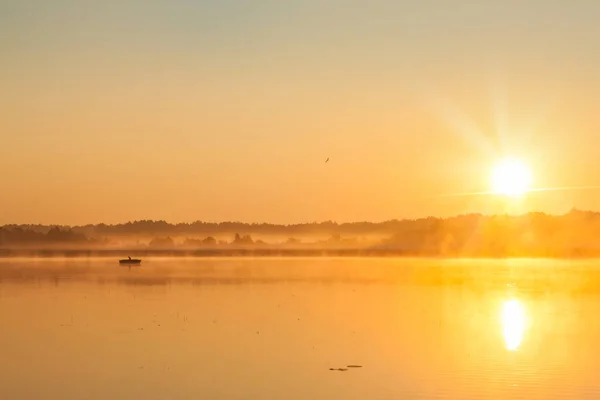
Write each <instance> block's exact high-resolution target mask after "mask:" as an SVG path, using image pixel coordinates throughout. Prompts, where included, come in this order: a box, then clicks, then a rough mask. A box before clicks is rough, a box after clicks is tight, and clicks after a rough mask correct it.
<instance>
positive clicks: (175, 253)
mask: <svg viewBox="0 0 600 400" xmlns="http://www.w3.org/2000/svg"><path fill="white" fill-rule="evenodd" d="M127 256H131V257H147V258H153V257H156V258H160V257H165V258H166V257H180V258H183V257H191V258H236V257H239V258H243V257H246V258H274V257H289V258H294V257H298V258H302V257H305V258H317V257H325V258H326V257H329V258H332V257H351V258H370V257H372V258H421V259H511V258H513V259H516V258H529V259H557V260H559V259H562V260H564V259H597V258H600V254H562V255H561V254H538V255H532V254H506V255H504V254H503V255H500V254H496V255H493V254H467V253H465V254H434V253H431V254H427V253H416V252H409V251H403V250H396V249H377V248H370V249H365V248H355V249H264V248H263V249H250V248H247V249H244V248H237V249H236V248H234V249H197V250H182V249H22V248H21V249H0V258H18V257H29V258H58V257H66V258H95V257H98V258H123V257H127Z"/></svg>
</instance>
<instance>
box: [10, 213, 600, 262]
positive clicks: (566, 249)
mask: <svg viewBox="0 0 600 400" xmlns="http://www.w3.org/2000/svg"><path fill="white" fill-rule="evenodd" d="M182 226H184V227H186V229H187V230H188V231H187V232H188V233H189V232H191V231H193V230H194V229H196V228H198V227H201V228H202V229H208V227H212V228H214V229H215V231H214V232H212V233H210V234H209V235H207V236H203V237H200V238H198V237H188V238H186V239H184V240H183V241H180V242H176V241H175V240H174V239H173V238H172V236H170V235H161V234H155V235H154V236H155V237H154V238H153V239H152V240H150V241H149V242H148V244H147V245H142V246H140V247H138V248H136V249H137V250H140V251H141V250H148V251H152V250H155V251H160V250H181V251H186V252H192V253H194V252H195V253H197V255H203V254H204V253H206V254H207V255H218V254H220V253H222V252H232V251H234V250H235V251H237V252H238V253H239V254H240V255H243V254H250V255H251V254H254V255H261V254H262V255H270V254H274V252H275V253H277V252H278V251H284V252H287V253H289V254H287V255H319V249H327V250H331V251H333V252H338V253H339V255H385V254H406V255H429V256H499V257H502V256H587V255H597V254H600V246H599V245H598V244H597V243H598V240H597V238H598V237H600V213H594V212H584V211H577V210H572V211H571V212H569V213H567V214H564V215H560V216H554V215H547V214H543V213H530V214H526V215H522V216H508V215H496V216H484V215H480V214H469V215H461V216H457V217H452V218H446V219H442V218H433V217H429V218H422V219H415V220H402V221H388V222H382V223H379V224H377V223H367V222H364V223H355V224H336V223H334V222H326V223H320V224H317V223H315V224H300V225H271V224H241V223H222V224H208V223H194V224H176V225H171V224H167V223H166V222H164V221H158V222H153V221H139V222H135V223H128V224H122V225H96V226H93V227H91V226H88V227H73V228H68V227H43V226H14V225H13V226H4V227H0V247H2V248H5V249H6V248H11V247H17V246H20V245H32V246H33V247H35V246H38V247H40V248H41V247H43V245H45V244H78V245H82V246H84V247H85V246H89V247H90V248H93V246H94V245H98V246H101V247H105V248H110V244H111V241H110V238H109V239H107V237H106V236H102V235H98V233H99V232H102V234H106V233H108V232H113V233H117V232H119V233H126V232H129V233H131V234H141V233H145V232H149V231H153V230H154V231H155V232H158V233H162V232H164V231H169V230H172V231H173V232H174V233H176V231H177V230H181V232H186V231H185V230H184V229H183V228H182ZM232 228H240V231H242V232H245V233H244V234H239V233H234V234H233V238H232V239H230V240H223V239H217V238H216V236H217V234H219V233H222V232H220V231H219V229H221V230H227V229H232ZM242 228H243V229H242ZM190 230H191V231H190ZM85 232H88V233H87V234H86V233H85ZM181 232H179V233H181ZM302 232H310V233H311V234H316V233H320V234H327V235H329V238H328V239H325V240H314V239H313V240H312V241H311V240H310V239H305V238H303V237H302V235H301V233H302ZM384 232H385V233H387V235H386V236H387V239H384V240H380V241H378V242H376V243H373V242H370V243H369V242H366V241H361V240H359V239H358V238H357V236H359V237H360V236H361V235H369V234H374V233H380V234H381V233H384ZM255 233H256V234H266V233H269V234H276V233H287V234H293V236H290V237H289V239H287V240H284V241H279V242H277V243H275V242H271V243H267V242H265V241H263V240H257V239H255V238H253V236H252V235H254V234H255ZM352 235H355V236H352ZM208 253H212V254H208ZM313 253H314V254H313ZM334 255H335V254H334Z"/></svg>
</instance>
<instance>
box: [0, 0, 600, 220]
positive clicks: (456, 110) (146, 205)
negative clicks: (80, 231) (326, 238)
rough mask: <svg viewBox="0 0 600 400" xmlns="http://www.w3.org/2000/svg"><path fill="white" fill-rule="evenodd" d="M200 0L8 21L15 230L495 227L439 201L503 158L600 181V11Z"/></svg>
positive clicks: (1, 72) (6, 193) (12, 4)
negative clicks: (419, 221) (313, 224)
mask: <svg viewBox="0 0 600 400" xmlns="http://www.w3.org/2000/svg"><path fill="white" fill-rule="evenodd" d="M190 3H192V2H184V1H171V2H166V1H165V2H153V4H152V5H148V4H147V3H146V2H142V1H141V0H129V1H126V2H119V3H118V4H117V3H116V2H115V3H111V2H107V3H106V4H105V5H104V6H103V7H100V6H99V5H98V6H96V7H91V6H90V5H89V4H88V5H84V4H82V3H81V2H76V1H69V0H62V1H59V2H53V3H52V4H49V2H41V1H39V2H36V1H32V2H30V3H29V7H25V6H24V5H22V4H21V2H17V1H16V0H15V1H8V2H6V5H4V4H3V5H2V6H0V37H1V39H0V51H1V54H3V62H2V63H1V64H0V145H1V146H2V147H1V148H2V153H1V157H0V181H1V182H2V195H1V196H0V224H2V223H65V224H82V223H97V222H109V223H110V222H122V221H128V220H134V219H166V220H169V221H173V222H178V221H193V220H198V219H200V220H207V221H221V220H241V221H248V222H253V221H269V222H275V223H287V222H303V221H314V220H329V219H332V220H338V221H352V220H384V219H391V218H407V217H408V218H413V217H421V216H428V215H436V216H446V215H452V214H457V213H462V212H470V211H479V212H497V211H501V210H504V209H506V208H505V207H506V206H507V204H506V201H505V200H501V199H497V198H491V197H489V196H487V197H481V196H479V197H468V196H466V197H439V195H442V194H445V193H457V192H472V191H485V190H489V170H490V168H491V166H492V164H493V163H494V162H495V160H496V159H498V158H499V157H501V155H502V154H508V155H516V156H518V157H520V158H521V159H523V160H524V161H525V162H527V163H528V164H529V165H530V166H531V168H532V170H533V174H534V185H535V186H539V187H546V186H574V185H598V184H600V164H598V162H597V160H598V149H599V148H600V117H599V116H598V115H599V114H598V112H597V105H598V104H600V94H599V93H600V91H599V90H598V89H599V87H600V79H599V78H600V75H599V73H598V71H600V68H599V67H600V50H599V49H600V28H598V27H597V24H596V22H597V20H598V18H600V3H598V2H595V1H584V0H581V1H573V2H571V3H569V2H564V3H561V4H562V5H558V4H546V3H547V2H545V1H542V0H535V1H534V0H532V1H531V2H527V4H522V3H523V2H517V1H516V0H514V1H507V2H503V3H502V4H497V3H498V2H492V1H488V2H486V1H483V2H481V3H478V5H477V4H473V3H472V2H468V1H466V0H464V1H458V2H452V4H453V5H452V7H450V4H449V3H446V2H442V1H437V2H436V1H433V0H429V1H423V2H419V3H418V4H417V2H413V1H410V2H409V1H406V2H396V1H391V0H389V1H384V0H381V1H375V2H373V3H369V4H370V5H367V3H364V4H363V5H361V6H358V5H357V4H356V3H346V2H341V0H332V1H331V2H330V3H327V4H326V5H323V4H319V3H320V2H317V1H313V0H308V1H306V2H303V3H302V5H300V4H296V5H292V4H289V5H286V4H282V3H281V2H274V1H264V2H256V3H255V4H253V5H249V4H248V3H244V2H241V1H240V0H229V1H226V2H222V3H218V4H217V3H209V2H198V3H197V4H190ZM98 4H100V3H98ZM103 4H104V3H103ZM2 8H4V9H2ZM327 157H330V162H329V163H327V164H325V163H324V161H325V159H326V158H327ZM599 201H600V190H599V191H594V190H579V191H564V192H552V193H543V194H542V193H540V194H535V195H530V196H528V197H527V199H525V200H522V201H521V202H520V203H519V204H510V205H509V206H510V208H509V210H511V211H528V210H540V211H546V212H564V211H567V210H568V209H569V208H571V207H579V208H584V209H598V207H597V204H599Z"/></svg>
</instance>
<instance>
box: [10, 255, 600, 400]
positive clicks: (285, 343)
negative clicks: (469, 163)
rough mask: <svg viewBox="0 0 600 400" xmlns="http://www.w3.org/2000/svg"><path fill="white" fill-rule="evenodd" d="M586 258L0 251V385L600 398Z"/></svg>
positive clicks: (139, 395) (93, 395)
mask: <svg viewBox="0 0 600 400" xmlns="http://www.w3.org/2000/svg"><path fill="white" fill-rule="evenodd" d="M599 266H600V261H599V262H596V261H585V262H584V261H578V262H567V261H535V260H504V261H486V260H463V261H456V260H455V261H448V260H445V261H444V260H399V259H325V258H324V259H242V258H230V259H149V260H145V261H144V264H143V265H142V267H140V268H135V267H133V268H127V267H121V266H119V265H118V264H117V263H116V262H115V260H106V259H45V260H44V259H37V260H25V259H4V260H0V399H10V400H20V399H32V400H34V399H47V400H54V399H57V400H58V399H60V400H65V399H144V400H149V399H268V400H271V399H273V400H277V399H302V400H306V399H317V400H319V399H323V400H325V399H327V400H333V399H344V400H348V399H361V400H363V399H433V398H448V399H475V398H480V399H495V398H497V399H512V398H521V399H559V398H560V399H564V398H578V399H586V398H590V399H591V398H600V381H599V380H598V373H599V371H600V358H599V356H600V340H599V339H600V267H599ZM348 365H360V366H362V368H347V366H348ZM330 368H334V369H337V368H342V369H344V368H347V370H346V371H338V370H334V371H331V370H330Z"/></svg>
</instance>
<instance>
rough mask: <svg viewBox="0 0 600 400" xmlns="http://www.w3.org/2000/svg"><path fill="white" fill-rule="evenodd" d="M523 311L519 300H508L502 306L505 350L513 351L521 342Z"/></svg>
mask: <svg viewBox="0 0 600 400" xmlns="http://www.w3.org/2000/svg"><path fill="white" fill-rule="evenodd" d="M525 321H526V317H525V310H524V309H523V306H522V305H521V303H520V302H519V300H515V299H513V300H508V301H506V302H504V304H503V305H502V330H503V334H504V341H505V342H506V348H507V349H508V350H510V351H515V350H517V348H518V347H519V345H520V344H521V341H522V340H523V332H524V331H525Z"/></svg>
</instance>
